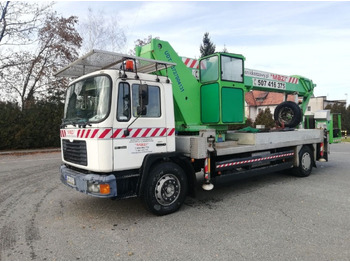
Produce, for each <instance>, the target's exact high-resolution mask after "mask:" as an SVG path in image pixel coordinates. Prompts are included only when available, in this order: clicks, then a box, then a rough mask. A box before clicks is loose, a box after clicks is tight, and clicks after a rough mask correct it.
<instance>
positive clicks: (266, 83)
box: [253, 78, 286, 90]
mask: <svg viewBox="0 0 350 262" xmlns="http://www.w3.org/2000/svg"><path fill="white" fill-rule="evenodd" d="M253 85H254V86H259V87H268V88H274V89H282V90H285V89H286V83H283V82H277V81H272V80H265V79H258V78H253Z"/></svg>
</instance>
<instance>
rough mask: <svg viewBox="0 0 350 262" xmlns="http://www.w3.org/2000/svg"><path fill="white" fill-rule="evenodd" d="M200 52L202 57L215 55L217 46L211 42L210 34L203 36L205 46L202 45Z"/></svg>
mask: <svg viewBox="0 0 350 262" xmlns="http://www.w3.org/2000/svg"><path fill="white" fill-rule="evenodd" d="M199 51H200V52H201V57H204V56H207V55H211V54H214V53H215V45H214V44H213V43H212V42H211V40H210V37H209V33H208V32H207V33H205V34H204V36H203V44H201V46H200V49H199Z"/></svg>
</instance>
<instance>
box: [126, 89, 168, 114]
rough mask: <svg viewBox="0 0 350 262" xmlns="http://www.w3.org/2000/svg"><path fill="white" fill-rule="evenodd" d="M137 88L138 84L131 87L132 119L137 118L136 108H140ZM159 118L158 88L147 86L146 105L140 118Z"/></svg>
mask: <svg viewBox="0 0 350 262" xmlns="http://www.w3.org/2000/svg"><path fill="white" fill-rule="evenodd" d="M139 86H140V85H138V84H133V85H132V109H133V110H132V112H133V116H134V117H137V107H139V106H140V102H139ZM160 116H161V111H160V89H159V87H158V86H148V104H147V105H146V114H145V115H143V116H142V117H160Z"/></svg>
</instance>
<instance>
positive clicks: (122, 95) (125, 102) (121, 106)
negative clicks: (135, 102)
mask: <svg viewBox="0 0 350 262" xmlns="http://www.w3.org/2000/svg"><path fill="white" fill-rule="evenodd" d="M130 108H131V107H130V87H129V84H128V83H120V84H119V88H118V106H117V120H118V121H129V119H130V112H131V110H130Z"/></svg>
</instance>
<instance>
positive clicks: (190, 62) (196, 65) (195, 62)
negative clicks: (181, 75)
mask: <svg viewBox="0 0 350 262" xmlns="http://www.w3.org/2000/svg"><path fill="white" fill-rule="evenodd" d="M182 62H183V63H184V64H185V65H186V66H187V67H189V68H195V69H198V68H199V62H198V60H196V59H192V58H188V57H182Z"/></svg>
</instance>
